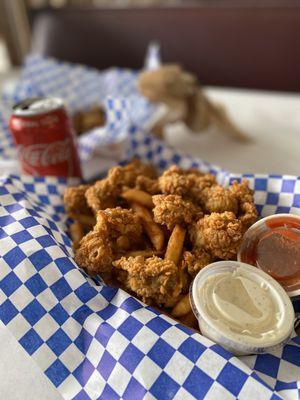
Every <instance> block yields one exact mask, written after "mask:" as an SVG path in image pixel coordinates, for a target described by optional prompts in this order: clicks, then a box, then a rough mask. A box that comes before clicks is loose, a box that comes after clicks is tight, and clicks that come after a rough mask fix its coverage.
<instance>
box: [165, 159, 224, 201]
mask: <svg viewBox="0 0 300 400" xmlns="http://www.w3.org/2000/svg"><path fill="white" fill-rule="evenodd" d="M158 184H159V188H160V190H161V192H162V193H163V194H177V195H179V196H182V197H186V198H189V199H190V200H192V201H195V202H196V203H198V204H200V205H201V203H202V202H203V199H202V192H203V190H204V189H206V188H209V187H211V186H213V185H216V184H217V182H216V178H215V177H214V176H213V175H211V174H203V173H201V172H199V171H196V170H194V169H189V170H187V171H184V170H182V169H180V168H178V167H177V166H176V165H172V166H171V167H170V168H169V169H167V170H166V171H165V172H164V173H163V174H162V176H161V177H160V178H158Z"/></svg>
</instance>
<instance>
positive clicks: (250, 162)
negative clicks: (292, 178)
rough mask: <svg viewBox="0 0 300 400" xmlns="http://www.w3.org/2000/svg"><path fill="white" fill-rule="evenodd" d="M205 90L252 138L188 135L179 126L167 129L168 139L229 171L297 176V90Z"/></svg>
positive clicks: (299, 172) (299, 99) (299, 119)
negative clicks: (293, 91) (243, 140)
mask: <svg viewBox="0 0 300 400" xmlns="http://www.w3.org/2000/svg"><path fill="white" fill-rule="evenodd" d="M207 93H208V94H209V96H210V97H211V98H212V99H214V100H215V101H217V102H220V103H223V104H224V105H226V108H227V110H228V112H229V114H230V115H231V117H232V118H233V120H234V121H235V122H236V123H237V124H238V126H239V127H240V128H241V129H242V130H243V131H244V132H247V133H248V134H249V136H250V137H251V138H253V140H252V142H251V143H239V142H236V141H234V140H233V139H231V138H229V137H227V136H224V134H222V133H219V132H215V131H214V132H211V131H210V132H206V133H203V134H196V135H193V134H191V133H188V132H187V131H186V130H185V129H183V128H182V127H181V126H178V127H177V128H176V129H175V128H173V129H172V130H170V131H169V132H168V142H169V143H171V144H172V145H174V146H175V147H178V148H180V149H182V150H184V151H186V152H187V153H190V154H193V155H195V156H198V157H201V158H202V159H204V160H206V161H209V162H211V163H214V164H216V165H219V166H221V167H223V168H225V169H227V170H229V171H231V172H243V173H247V172H249V173H251V172H255V173H278V174H288V175H300V167H299V161H300V146H299V139H300V94H297V95H292V94H284V93H271V92H259V91H249V90H234V89H219V88H209V89H208V90H207Z"/></svg>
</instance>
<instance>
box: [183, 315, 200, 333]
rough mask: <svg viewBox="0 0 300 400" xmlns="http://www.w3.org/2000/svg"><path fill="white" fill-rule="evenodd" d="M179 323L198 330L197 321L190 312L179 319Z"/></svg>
mask: <svg viewBox="0 0 300 400" xmlns="http://www.w3.org/2000/svg"><path fill="white" fill-rule="evenodd" d="M180 322H181V323H182V324H184V325H186V326H187V327H189V328H192V329H197V330H199V326H198V321H197V318H196V317H195V315H194V313H193V311H190V312H189V313H188V314H186V315H184V316H183V317H182V318H180Z"/></svg>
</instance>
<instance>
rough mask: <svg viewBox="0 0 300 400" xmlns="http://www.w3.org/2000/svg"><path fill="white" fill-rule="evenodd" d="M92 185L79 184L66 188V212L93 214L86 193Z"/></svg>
mask: <svg viewBox="0 0 300 400" xmlns="http://www.w3.org/2000/svg"><path fill="white" fill-rule="evenodd" d="M89 187H90V185H79V186H74V187H68V188H66V190H65V192H64V203H65V208H66V212H67V213H68V214H69V215H71V214H85V215H89V214H91V209H90V207H89V206H88V204H87V201H86V198H85V193H86V191H87V190H88V189H89Z"/></svg>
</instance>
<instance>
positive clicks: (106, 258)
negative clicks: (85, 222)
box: [75, 230, 114, 274]
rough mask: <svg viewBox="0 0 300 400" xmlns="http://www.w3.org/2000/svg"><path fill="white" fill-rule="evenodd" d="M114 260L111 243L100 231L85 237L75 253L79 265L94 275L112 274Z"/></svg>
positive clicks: (94, 231) (92, 232)
mask: <svg viewBox="0 0 300 400" xmlns="http://www.w3.org/2000/svg"><path fill="white" fill-rule="evenodd" d="M113 259H114V256H113V250H112V246H111V243H110V241H109V240H108V239H107V238H104V237H103V235H102V233H101V231H98V230H93V231H91V232H89V233H88V234H87V235H85V236H84V237H83V238H82V239H81V241H80V243H79V245H78V248H77V249H76V252H75V261H76V262H77V264H78V265H80V266H81V267H82V268H85V269H86V270H87V271H88V272H89V273H92V274H95V273H96V274H99V273H110V271H111V264H112V262H113Z"/></svg>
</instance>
